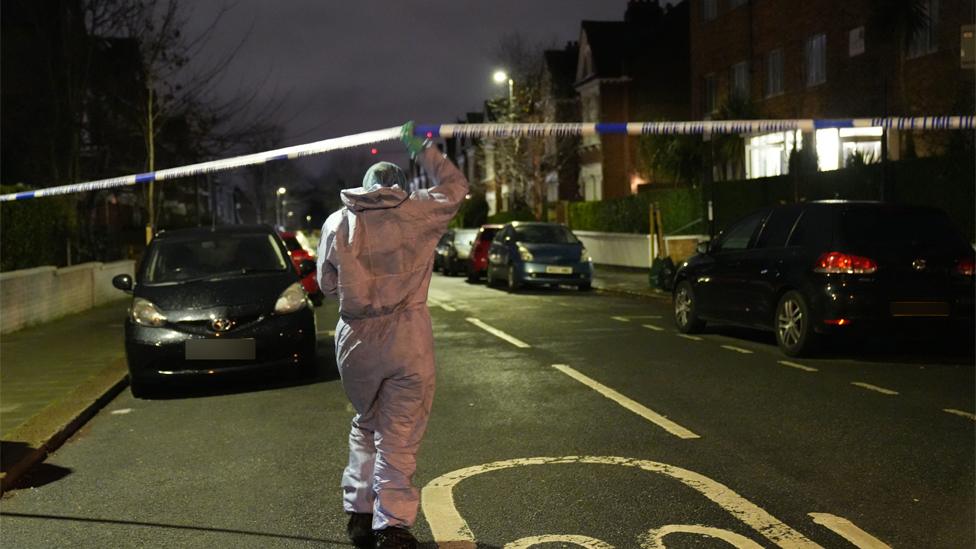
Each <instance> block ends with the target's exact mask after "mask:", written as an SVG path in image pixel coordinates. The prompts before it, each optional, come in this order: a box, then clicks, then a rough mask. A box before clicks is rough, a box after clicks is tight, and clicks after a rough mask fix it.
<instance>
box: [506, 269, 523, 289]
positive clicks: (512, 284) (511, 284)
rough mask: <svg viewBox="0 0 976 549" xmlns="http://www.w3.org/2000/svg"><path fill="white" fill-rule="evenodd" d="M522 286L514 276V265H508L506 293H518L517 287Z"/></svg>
mask: <svg viewBox="0 0 976 549" xmlns="http://www.w3.org/2000/svg"><path fill="white" fill-rule="evenodd" d="M521 285H522V284H521V283H520V282H519V279H518V276H516V274H515V265H514V264H509V266H508V291H510V292H515V291H518V289H519V286H521Z"/></svg>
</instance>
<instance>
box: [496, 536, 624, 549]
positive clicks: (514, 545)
mask: <svg viewBox="0 0 976 549" xmlns="http://www.w3.org/2000/svg"><path fill="white" fill-rule="evenodd" d="M558 542H567V543H572V544H573V545H579V546H580V547H586V549H615V548H614V546H613V545H610V544H609V543H607V542H605V541H601V540H598V539H596V538H591V537H590V536H576V535H571V534H570V535H559V534H552V535H545V536H529V537H527V538H522V539H517V540H515V541H513V542H510V543H506V544H505V547H504V548H503V549H529V548H530V547H535V546H536V545H540V544H543V543H558Z"/></svg>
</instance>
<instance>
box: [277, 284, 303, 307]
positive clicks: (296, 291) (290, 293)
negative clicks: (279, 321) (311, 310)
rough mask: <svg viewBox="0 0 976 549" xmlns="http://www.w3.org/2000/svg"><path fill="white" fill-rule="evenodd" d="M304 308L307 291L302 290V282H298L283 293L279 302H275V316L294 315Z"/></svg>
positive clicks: (279, 297)
mask: <svg viewBox="0 0 976 549" xmlns="http://www.w3.org/2000/svg"><path fill="white" fill-rule="evenodd" d="M304 306H305V289H304V288H302V283H301V282H296V283H294V284H292V285H291V286H288V287H287V288H285V291H283V292H281V295H280V296H278V301H275V307H274V312H275V314H279V315H284V314H288V313H294V312H295V311H297V310H299V309H301V308H302V307H304Z"/></svg>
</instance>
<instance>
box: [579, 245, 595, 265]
mask: <svg viewBox="0 0 976 549" xmlns="http://www.w3.org/2000/svg"><path fill="white" fill-rule="evenodd" d="M587 261H593V258H592V257H590V252H589V250H587V249H586V248H582V249H580V263H586V262H587Z"/></svg>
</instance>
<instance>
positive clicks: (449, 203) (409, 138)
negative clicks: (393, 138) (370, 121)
mask: <svg viewBox="0 0 976 549" xmlns="http://www.w3.org/2000/svg"><path fill="white" fill-rule="evenodd" d="M402 138H403V141H404V143H405V144H406V145H407V149H408V150H409V151H410V153H411V155H412V156H414V157H415V158H416V160H417V162H419V163H420V166H421V167H422V168H423V169H424V171H425V172H427V175H429V176H430V178H431V179H433V180H434V186H433V187H431V188H430V189H421V190H419V191H416V192H414V193H413V195H411V197H410V198H411V199H412V200H418V201H425V202H429V206H428V208H429V210H428V215H429V216H430V217H432V218H435V219H437V220H438V221H441V222H443V224H444V226H445V227H446V226H447V223H449V222H450V220H451V218H452V217H454V214H456V213H457V211H458V208H460V207H461V202H462V201H463V200H464V197H465V196H466V195H467V194H468V189H469V186H470V184H469V183H468V179H467V178H466V177H464V174H463V173H461V170H459V169H457V167H456V166H455V165H454V163H453V162H451V161H450V160H448V159H447V158H445V157H444V155H443V154H441V153H440V151H438V150H437V149H436V148H434V147H427V146H426V145H427V143H426V142H425V141H423V140H421V139H420V138H419V137H415V136H414V135H413V123H412V122H408V123H407V124H405V125H404V126H403V134H402Z"/></svg>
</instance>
